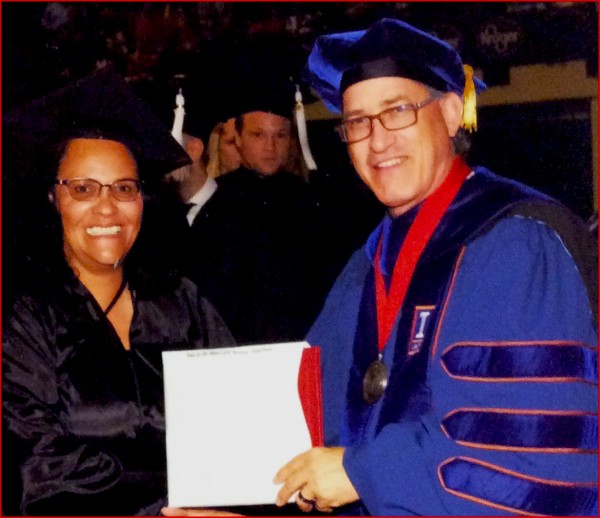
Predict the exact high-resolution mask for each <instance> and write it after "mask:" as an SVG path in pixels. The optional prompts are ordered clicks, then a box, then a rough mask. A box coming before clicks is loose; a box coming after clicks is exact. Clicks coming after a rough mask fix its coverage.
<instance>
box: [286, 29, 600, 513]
mask: <svg viewBox="0 0 600 518" xmlns="http://www.w3.org/2000/svg"><path fill="white" fill-rule="evenodd" d="M306 77H307V79H308V81H309V83H310V85H311V86H312V87H313V88H314V89H315V90H316V91H317V92H318V93H319V94H320V95H321V97H322V98H323V100H324V102H325V103H326V105H327V106H328V107H329V108H330V109H333V110H337V111H341V112H342V122H341V124H340V127H339V132H340V135H341V137H342V139H343V140H344V141H345V142H346V143H347V145H348V151H349V154H350V157H351V159H352V162H353V164H354V166H355V168H356V170H357V171H358V174H359V175H360V176H361V178H362V179H363V181H364V182H365V183H366V184H367V185H368V186H369V188H370V189H371V190H372V191H373V192H374V193H375V195H376V196H377V198H378V199H379V200H380V201H381V202H383V203H384V204H385V205H386V206H387V208H388V214H387V216H386V217H385V218H384V220H383V221H382V222H381V224H380V225H379V226H378V228H377V229H376V230H375V231H374V232H373V233H372V235H371V236H370V237H369V239H368V241H367V243H366V244H365V246H364V247H363V248H362V249H361V250H359V251H357V252H356V253H355V254H354V256H353V257H352V258H351V259H350V261H349V263H348V265H347V266H346V268H345V270H344V271H343V272H342V274H341V275H340V277H339V278H338V280H337V282H336V284H335V285H334V287H333V289H332V291H331V293H330V295H329V298H328V300H327V302H326V304H325V306H324V308H323V311H322V313H321V315H320V317H319V318H318V320H317V321H316V323H315V325H314V326H313V328H312V330H311V332H310V333H309V336H308V340H309V342H310V343H312V344H314V345H318V346H321V347H322V351H323V364H322V366H323V396H324V412H325V434H326V443H327V445H328V447H326V448H315V449H312V450H309V451H308V452H306V453H304V454H302V455H300V456H298V457H296V458H295V459H293V460H291V461H290V462H289V463H288V464H287V465H286V466H284V467H283V468H282V469H281V470H280V471H279V473H278V474H277V476H276V478H275V481H276V482H283V483H284V485H283V487H282V489H281V491H280V493H279V496H278V503H279V504H283V503H284V502H285V501H287V499H288V498H289V497H290V496H292V495H293V494H294V492H298V493H297V496H296V502H297V504H298V506H299V507H300V508H301V509H302V510H303V511H309V510H312V509H313V508H316V509H317V510H322V511H332V510H336V511H337V512H340V513H343V514H351V515H358V514H362V515H365V514H367V515H368V514H370V515H448V514H452V515H463V516H464V515H482V514H485V515H500V514H513V513H517V514H529V515H570V514H571V515H591V514H597V475H598V473H597V446H598V434H597V367H596V366H597V309H596V302H597V260H596V255H595V254H596V245H595V243H592V242H590V236H589V235H588V234H587V232H586V229H585V228H584V227H582V226H580V224H579V222H578V221H577V220H576V218H575V217H574V216H573V215H572V214H571V213H569V212H568V211H567V210H566V209H565V208H564V207H563V206H561V205H560V204H559V203H558V202H556V201H554V200H552V199H549V198H548V197H546V196H544V195H542V194H541V193H539V192H537V191H534V190H532V189H530V188H528V187H525V186H524V185H521V184H518V183H516V182H513V181H510V180H506V179H503V178H500V177H498V176H495V175H494V174H493V173H491V172H490V171H487V170H485V169H483V168H480V167H475V168H470V167H468V166H467V165H466V164H465V163H464V162H463V160H462V159H461V157H460V149H459V147H460V142H461V134H462V133H463V132H464V128H466V129H473V128H474V126H475V123H476V120H475V104H474V103H475V96H476V93H477V92H479V91H481V90H482V89H483V88H485V86H484V85H483V83H481V82H479V81H478V80H474V79H473V77H472V69H470V67H468V66H465V65H463V63H462V61H461V59H460V57H459V55H458V54H457V53H456V52H455V51H454V50H453V49H452V48H451V47H450V46H448V45H446V44H445V43H444V42H442V41H440V40H438V39H436V38H433V37H431V36H430V35H428V34H426V33H424V32H421V31H419V30H417V29H415V28H414V27H411V26H410V25H407V24H405V23H403V22H400V21H398V20H392V19H384V20H381V21H380V22H378V23H376V24H374V25H373V26H372V27H371V28H370V29H368V30H366V31H355V32H349V33H343V34H333V35H329V36H323V37H320V38H319V39H318V40H317V42H316V45H315V48H314V49H313V51H312V54H311V56H310V58H309V62H308V67H307V74H306Z"/></svg>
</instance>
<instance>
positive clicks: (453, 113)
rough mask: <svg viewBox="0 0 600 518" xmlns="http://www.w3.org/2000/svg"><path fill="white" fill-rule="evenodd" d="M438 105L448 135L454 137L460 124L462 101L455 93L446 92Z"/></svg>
mask: <svg viewBox="0 0 600 518" xmlns="http://www.w3.org/2000/svg"><path fill="white" fill-rule="evenodd" d="M439 104H440V109H441V110H442V117H444V121H445V123H446V128H447V129H448V135H450V136H451V137H454V135H456V133H457V132H458V130H459V128H460V126H461V124H462V115H463V102H462V99H461V98H460V97H459V96H458V95H457V94H456V93H454V92H448V93H447V94H444V96H443V97H442V98H441V99H440V102H439Z"/></svg>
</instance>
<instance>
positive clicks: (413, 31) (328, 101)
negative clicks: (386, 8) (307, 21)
mask: <svg viewBox="0 0 600 518" xmlns="http://www.w3.org/2000/svg"><path fill="white" fill-rule="evenodd" d="M387 76H392V77H405V78H408V79H412V80H415V81H418V82H420V83H423V84H424V85H427V86H429V87H432V88H434V89H436V90H439V91H441V92H456V93H457V94H459V95H461V96H462V95H463V94H469V99H468V100H469V102H470V103H474V97H475V92H477V93H479V92H480V91H482V90H484V89H485V84H484V83H483V82H481V81H479V80H478V79H476V78H473V77H472V69H471V68H470V67H468V66H463V63H462V60H461V58H460V56H459V55H458V53H457V52H456V50H454V48H453V47H452V46H450V45H449V44H447V43H446V42H444V41H442V40H440V39H438V38H436V37H434V36H432V35H431V34H428V33H426V32H424V31H421V30H419V29H417V28H415V27H413V26H412V25H409V24H408V23H405V22H403V21H400V20H395V19H392V18H384V19H382V20H380V21H378V22H376V23H375V24H373V25H372V26H371V27H370V28H369V29H367V30H361V31H351V32H344V33H337V34H330V35H325V36H320V37H318V38H317V40H316V42H315V45H314V47H313V50H312V52H311V54H310V56H309V58H308V64H307V66H306V68H305V70H304V79H305V80H306V82H307V83H308V84H309V85H310V86H311V87H312V88H313V89H314V90H315V91H316V92H317V93H318V94H319V95H320V96H321V98H322V99H323V102H324V103H325V105H326V106H327V108H328V109H329V110H331V111H332V112H335V113H340V112H341V110H342V94H343V92H344V90H345V89H346V88H348V87H349V86H350V85H352V84H354V83H357V82H359V81H363V80H366V79H372V78H375V77H387ZM466 97H467V95H465V99H466ZM466 104H467V102H465V105H466ZM470 108H472V109H473V110H474V105H473V106H472V107H471V106H470V107H469V109H470ZM467 116H470V114H467ZM466 123H467V124H468V121H467V122H466Z"/></svg>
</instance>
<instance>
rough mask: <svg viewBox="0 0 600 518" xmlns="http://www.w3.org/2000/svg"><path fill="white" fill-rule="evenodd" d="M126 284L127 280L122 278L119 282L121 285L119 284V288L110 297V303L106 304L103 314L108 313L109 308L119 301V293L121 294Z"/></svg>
mask: <svg viewBox="0 0 600 518" xmlns="http://www.w3.org/2000/svg"><path fill="white" fill-rule="evenodd" d="M126 286H127V281H126V280H125V279H123V282H121V286H119V289H118V290H117V293H115V296H114V297H113V298H112V300H111V301H110V303H109V304H108V306H107V307H106V309H105V310H104V315H105V316H106V315H108V313H109V312H110V310H111V309H112V308H113V307H114V306H115V304H116V303H117V302H118V301H119V299H120V298H121V295H123V292H124V291H125V287H126Z"/></svg>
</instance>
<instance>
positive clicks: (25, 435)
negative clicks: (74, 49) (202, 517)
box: [2, 73, 233, 516]
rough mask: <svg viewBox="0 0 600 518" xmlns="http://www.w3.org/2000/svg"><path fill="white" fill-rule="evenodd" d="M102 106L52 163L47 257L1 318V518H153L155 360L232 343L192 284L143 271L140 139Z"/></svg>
mask: <svg viewBox="0 0 600 518" xmlns="http://www.w3.org/2000/svg"><path fill="white" fill-rule="evenodd" d="M106 77H107V76H106V74H105V73H101V74H100V75H99V76H97V77H95V78H93V79H92V80H91V83H90V82H84V83H83V87H86V88H88V87H89V86H90V85H92V86H93V88H94V89H98V88H100V90H98V91H96V90H94V92H93V95H95V96H102V95H104V94H105V90H106V88H107V87H108V86H107V84H108V83H110V88H111V89H112V88H113V87H114V83H115V81H117V79H115V78H114V77H111V78H110V81H108V83H105V82H104V83H103V81H105V80H106ZM99 82H100V83H102V84H101V85H100V86H98V84H99ZM77 88H79V89H81V88H82V84H80V85H78V86H77ZM119 88H121V89H123V88H126V87H125V85H124V83H123V84H122V85H121V84H120V83H118V84H117V89H119ZM127 95H129V94H127ZM63 97H64V95H63ZM59 99H60V96H59ZM127 100H128V101H131V100H130V99H129V98H127ZM118 104H119V106H120V104H121V103H118ZM58 105H60V103H58ZM55 107H56V106H55ZM136 108H139V107H137V105H136ZM42 111H45V112H48V106H47V105H45V108H44V109H43V110H42ZM50 111H51V110H50ZM64 111H65V109H64V107H59V108H57V111H56V113H58V112H60V113H61V114H62V113H63V112H64ZM101 111H104V112H105V113H101V115H102V116H103V117H106V118H107V120H109V122H110V123H109V124H104V123H102V124H98V120H96V122H95V125H94V127H86V125H82V124H79V121H80V120H81V119H80V118H78V123H77V124H75V127H76V128H77V134H71V135H70V136H69V137H68V138H66V140H65V143H66V144H65V145H64V146H63V147H62V151H61V154H60V156H61V158H60V161H59V165H58V167H57V168H55V176H54V181H53V185H52V186H51V187H50V189H49V193H50V194H49V198H50V202H51V203H52V204H53V205H54V208H55V209H54V210H55V213H56V215H57V217H58V218H59V220H60V226H59V228H60V229H61V230H62V240H61V239H60V236H58V237H59V239H57V241H56V242H57V243H61V244H60V246H59V247H58V248H59V250H58V252H59V253H58V254H56V255H53V253H52V252H53V250H52V249H48V250H46V251H45V254H44V267H43V268H42V267H40V268H39V270H38V274H37V275H36V276H35V282H29V283H28V286H29V288H28V289H27V290H24V291H25V292H24V293H23V294H21V296H19V297H17V298H16V299H15V302H14V304H13V306H12V308H11V309H9V310H8V311H5V314H4V318H3V329H2V331H3V351H2V353H3V354H2V362H3V385H2V390H3V394H2V395H3V456H2V463H3V464H2V468H3V511H4V513H6V514H27V515H34V514H35V515H62V516H65V515H135V514H149V515H157V514H158V513H159V510H160V507H161V505H164V503H165V501H164V497H165V495H166V455H165V423H164V401H163V382H162V363H161V362H162V359H161V352H162V351H165V350H172V349H186V348H198V347H219V346H224V345H233V339H232V338H231V335H230V333H229V331H228V330H227V328H226V326H225V325H224V324H223V322H222V320H221V318H220V317H219V315H218V314H217V313H216V311H215V310H214V309H213V308H212V306H211V305H210V304H209V303H208V302H207V301H205V300H203V299H202V298H200V297H199V296H198V293H197V290H196V287H195V285H193V284H192V283H191V282H189V281H188V280H187V279H182V278H180V277H178V276H177V275H176V274H175V272H173V271H169V270H166V269H164V268H157V267H154V268H150V264H151V263H152V262H153V261H152V257H151V256H149V253H148V249H147V246H146V245H147V244H156V238H157V236H156V235H144V230H143V227H144V225H142V212H143V205H144V201H143V197H142V193H141V190H140V186H141V182H140V179H139V176H138V168H140V169H141V166H142V165H143V164H144V163H145V162H146V159H147V158H148V157H147V156H146V155H145V150H144V146H147V145H148V144H149V142H147V141H143V142H141V145H138V143H137V142H136V141H135V138H134V136H135V134H136V133H137V131H136V130H135V129H134V130H133V131H131V132H130V133H129V134H128V133H127V132H126V131H122V130H123V129H124V128H125V126H126V125H127V124H123V125H121V126H122V127H118V129H116V128H117V126H119V124H117V125H114V124H113V122H114V118H115V115H114V113H113V111H112V108H107V107H106V106H104V107H102V109H101ZM106 112H108V113H106ZM24 115H28V112H22V113H20V114H19V116H18V117H16V118H14V119H13V121H16V120H23V119H22V117H23V116H24ZM96 115H98V113H95V114H94V117H96ZM62 116H63V115H61V117H62ZM26 118H28V119H31V117H26ZM67 118H68V117H67ZM117 118H118V116H117ZM146 120H148V119H146ZM129 122H130V121H128V123H129ZM5 125H6V126H7V127H8V128H9V129H10V124H8V123H7V122H6V121H5ZM103 125H104V127H101V126H103ZM69 126H70V128H71V129H72V127H73V124H70V125H69ZM155 131H158V130H155ZM71 133H72V132H71ZM167 137H168V138H169V139H170V136H169V135H168V134H167ZM143 138H144V139H145V137H143ZM161 138H162V137H161ZM173 143H174V145H175V146H177V143H176V142H175V141H174V140H173ZM150 144H152V143H150ZM154 144H155V143H154ZM168 145H169V146H170V143H169V144H168ZM146 149H147V148H146ZM159 151H160V150H156V149H154V152H159ZM168 152H173V153H177V152H178V151H177V150H174V149H173V148H172V147H171V148H170V149H169V151H168ZM145 219H146V218H145ZM145 223H146V221H145V222H144V224H145ZM140 229H142V232H141V233H140ZM155 266H156V265H155ZM5 274H8V275H10V272H5ZM30 280H31V279H30Z"/></svg>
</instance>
